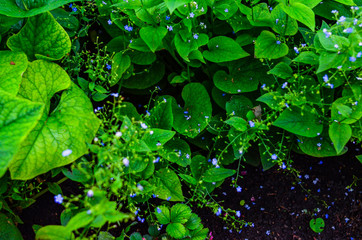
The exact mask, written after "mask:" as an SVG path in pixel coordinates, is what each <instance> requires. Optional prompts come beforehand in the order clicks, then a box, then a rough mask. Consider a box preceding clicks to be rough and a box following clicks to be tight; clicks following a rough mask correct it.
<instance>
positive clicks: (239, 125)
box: [225, 117, 248, 132]
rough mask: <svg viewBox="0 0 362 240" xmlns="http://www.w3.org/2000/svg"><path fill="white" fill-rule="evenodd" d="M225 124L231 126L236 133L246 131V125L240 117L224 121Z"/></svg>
mask: <svg viewBox="0 0 362 240" xmlns="http://www.w3.org/2000/svg"><path fill="white" fill-rule="evenodd" d="M225 123H227V124H229V125H230V126H233V127H234V128H235V129H236V130H238V131H241V132H243V131H245V130H246V129H247V125H248V123H247V122H246V121H245V120H244V119H243V118H241V117H231V118H229V119H228V120H226V121H225Z"/></svg>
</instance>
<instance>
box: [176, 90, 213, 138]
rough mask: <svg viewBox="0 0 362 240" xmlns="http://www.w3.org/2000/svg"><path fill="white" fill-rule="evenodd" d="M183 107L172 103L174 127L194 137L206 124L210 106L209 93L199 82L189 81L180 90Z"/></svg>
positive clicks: (209, 115)
mask: <svg viewBox="0 0 362 240" xmlns="http://www.w3.org/2000/svg"><path fill="white" fill-rule="evenodd" d="M181 95H182V99H183V100H184V101H185V106H184V107H183V108H181V107H179V106H177V105H176V104H173V107H172V108H173V114H174V121H173V127H174V129H175V130H176V131H177V132H179V133H181V134H183V135H186V136H188V137H191V138H194V137H196V136H197V135H198V134H199V133H200V132H201V131H202V130H204V128H205V127H206V126H207V122H208V119H209V118H210V117H211V113H212V106H211V101H210V97H209V94H208V93H207V91H206V89H205V87H204V86H203V85H202V84H200V83H189V84H187V85H186V86H185V87H184V89H183V90H182V94H181Z"/></svg>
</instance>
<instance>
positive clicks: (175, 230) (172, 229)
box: [166, 223, 186, 239]
mask: <svg viewBox="0 0 362 240" xmlns="http://www.w3.org/2000/svg"><path fill="white" fill-rule="evenodd" d="M166 232H167V233H168V235H170V236H171V237H173V238H176V239H181V238H183V237H184V236H185V235H186V228H185V226H184V225H182V224H181V223H170V224H169V225H167V228H166Z"/></svg>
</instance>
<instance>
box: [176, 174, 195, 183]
mask: <svg viewBox="0 0 362 240" xmlns="http://www.w3.org/2000/svg"><path fill="white" fill-rule="evenodd" d="M179 176H180V177H181V178H182V179H183V180H185V181H186V182H188V183H190V184H192V185H194V186H196V185H197V181H196V179H195V178H193V177H191V176H189V175H186V174H179Z"/></svg>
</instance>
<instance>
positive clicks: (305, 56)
mask: <svg viewBox="0 0 362 240" xmlns="http://www.w3.org/2000/svg"><path fill="white" fill-rule="evenodd" d="M318 58H319V56H318V55H317V54H315V53H314V52H310V51H308V52H301V53H300V54H299V55H298V56H297V57H296V58H294V59H293V61H294V62H299V63H304V64H310V65H317V64H318V63H319V61H318Z"/></svg>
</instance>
